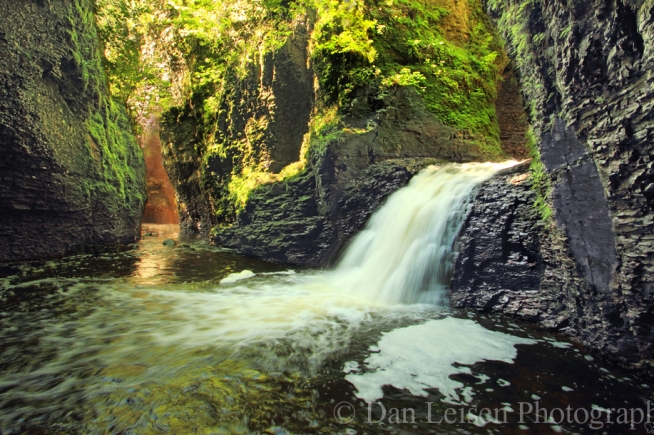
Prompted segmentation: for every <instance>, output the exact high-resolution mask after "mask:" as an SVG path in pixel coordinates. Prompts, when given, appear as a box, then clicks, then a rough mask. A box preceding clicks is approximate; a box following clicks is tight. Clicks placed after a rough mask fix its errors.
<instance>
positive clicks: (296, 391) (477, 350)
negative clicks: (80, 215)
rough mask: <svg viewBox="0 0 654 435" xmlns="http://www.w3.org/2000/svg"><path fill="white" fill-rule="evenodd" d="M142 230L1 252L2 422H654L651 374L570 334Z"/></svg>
mask: <svg viewBox="0 0 654 435" xmlns="http://www.w3.org/2000/svg"><path fill="white" fill-rule="evenodd" d="M143 233H144V237H143V239H142V241H141V242H140V243H139V244H138V249H134V250H130V251H126V252H122V253H117V254H107V255H100V256H92V255H86V256H75V257H69V258H66V259H63V260H58V261H52V262H31V263H21V264H14V265H6V266H3V267H1V268H0V276H1V277H2V279H0V304H1V305H0V325H1V326H2V329H1V330H0V342H1V343H2V345H3V346H2V348H0V371H1V372H0V373H1V374H0V433H3V434H15V433H21V434H22V433H26V434H60V433H68V434H159V433H170V434H187V433H203V434H238V433H244V434H245V433H269V434H300V433H301V434H339V433H340V434H354V433H359V434H363V433H369V434H380V433H388V434H423V433H441V434H450V433H462V434H476V433H484V434H485V433H503V434H514V433H515V434H519V433H538V434H540V433H607V434H615V433H648V429H651V427H650V426H647V425H646V421H640V422H639V420H643V419H641V418H640V414H639V410H642V411H643V412H645V413H646V412H647V410H648V409H647V400H649V399H650V398H651V388H650V386H649V385H647V384H646V383H644V382H643V381H639V380H637V379H636V378H635V377H633V376H632V375H631V374H629V373H625V372H622V371H620V370H617V369H613V368H610V367H605V366H604V365H602V364H601V363H600V362H599V361H598V360H597V359H594V358H593V357H592V356H590V355H589V354H588V353H587V352H586V351H585V350H584V349H583V348H581V347H579V346H576V345H573V344H571V343H568V342H566V340H565V339H564V338H562V337H559V336H555V335H552V334H548V333H543V332H539V331H537V330H535V329H534V328H533V327H531V326H530V325H527V324H521V323H517V322H512V321H508V320H502V319H499V318H496V317H492V316H481V315H476V314H474V313H465V312H459V311H455V310H449V309H447V308H446V305H443V304H441V305H440V306H438V305H433V304H432V305H420V304H412V305H408V304H403V305H401V304H397V303H396V302H397V301H387V300H384V298H381V300H379V299H374V298H373V299H371V298H369V297H365V296H366V295H367V293H368V291H369V289H363V290H362V291H361V292H360V293H359V292H356V291H352V289H348V288H347V286H346V285H345V284H344V281H343V278H342V276H341V275H335V273H336V272H323V271H310V270H296V271H292V270H289V269H288V268H286V267H283V266H277V265H271V264H268V263H264V262H260V261H257V260H253V259H249V258H245V257H241V256H238V255H236V254H234V253H231V252H228V251H225V250H221V249H217V248H214V247H211V246H208V245H207V244H206V243H204V242H202V241H201V240H197V239H184V238H180V237H179V235H178V234H177V229H176V227H172V226H157V225H150V226H144V229H143ZM167 238H174V239H176V240H177V245H176V246H175V247H167V246H164V245H163V240H165V239H167ZM429 243H432V242H429ZM357 264H359V265H360V264H364V265H365V261H363V262H356V261H353V262H350V263H346V266H347V268H346V270H347V273H353V274H355V279H354V280H353V281H352V282H357V279H359V278H360V276H359V274H358V272H357V271H356V270H351V269H352V268H353V267H355V266H356V265H357ZM244 271H250V273H248V272H244ZM337 271H338V270H337ZM427 290H429V289H427ZM361 293H362V294H363V295H362V294H361ZM400 299H401V298H400ZM536 403H538V406H539V407H540V410H541V413H540V417H538V416H537V415H536V414H535V413H534V411H535V409H534V408H535V407H536ZM567 407H570V408H569V410H570V411H567V410H566V408H567ZM482 408H488V409H489V412H488V413H485V412H482ZM530 408H532V409H531V411H530ZM611 408H615V411H614V412H613V413H612V414H610V416H609V414H608V413H607V412H605V411H603V410H607V409H611ZM621 408H624V409H626V410H627V411H626V412H627V415H626V418H622V420H620V419H619V418H620V416H621V415H620V409H621ZM559 409H560V411H558V410H559ZM543 413H547V417H545V416H544V414H543ZM575 413H576V414H575ZM632 413H633V414H632ZM591 415H592V418H590V416H591ZM584 416H586V418H585V419H584ZM561 419H563V421H560V420H561ZM652 419H653V420H654V410H652ZM627 420H629V421H627ZM607 421H611V422H613V423H607ZM630 421H633V422H634V424H633V427H634V430H630V426H631V424H630ZM618 422H619V423H618ZM527 431H528V432H527Z"/></svg>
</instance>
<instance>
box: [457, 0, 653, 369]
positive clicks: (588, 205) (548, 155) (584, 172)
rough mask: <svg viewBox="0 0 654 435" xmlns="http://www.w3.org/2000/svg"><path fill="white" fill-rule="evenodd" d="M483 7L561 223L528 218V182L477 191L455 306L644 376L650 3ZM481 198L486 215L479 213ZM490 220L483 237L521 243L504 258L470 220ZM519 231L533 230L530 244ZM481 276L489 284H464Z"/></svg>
mask: <svg viewBox="0 0 654 435" xmlns="http://www.w3.org/2000/svg"><path fill="white" fill-rule="evenodd" d="M489 12H490V14H491V15H492V16H494V17H495V18H496V19H497V21H498V23H499V26H500V28H501V30H502V31H503V32H504V35H505V37H506V38H507V41H508V43H509V46H510V54H511V56H512V57H513V58H514V59H515V62H516V64H517V65H518V71H519V75H520V82H521V87H522V90H523V92H524V95H525V100H526V103H527V106H528V107H529V108H530V116H531V122H532V125H533V127H534V131H535V134H536V139H537V145H538V149H539V151H540V156H538V155H536V157H537V159H539V163H542V166H540V168H542V170H541V173H537V174H536V176H537V177H539V178H540V177H545V178H546V179H547V180H548V181H547V183H546V184H549V186H551V191H549V192H548V190H549V189H545V191H543V189H536V191H537V193H538V194H540V195H543V194H544V195H545V196H547V198H546V199H547V200H548V201H550V205H551V208H552V210H553V213H554V219H555V221H556V228H554V227H550V226H545V227H543V226H538V225H536V220H534V218H533V217H529V213H527V212H526V211H525V210H526V209H524V207H523V206H522V205H521V204H522V203H523V202H524V201H525V200H526V199H527V198H528V196H529V195H531V194H530V193H528V192H527V190H524V189H525V188H524V187H520V186H512V185H510V184H506V183H504V186H505V188H506V189H507V190H508V191H509V194H508V195H507V196H506V198H505V197H503V195H502V197H501V198H500V196H498V192H497V186H495V185H494V184H493V183H502V182H503V181H502V180H501V179H498V180H495V181H493V182H491V183H489V184H487V185H486V186H484V188H483V189H482V191H481V192H480V196H479V200H480V202H479V203H478V204H477V206H476V209H475V212H474V213H473V215H472V217H471V218H470V220H469V225H468V227H467V229H466V230H465V231H464V234H463V236H462V237H463V240H464V243H463V245H462V255H461V257H460V260H459V265H460V267H463V268H468V269H466V271H465V273H464V270H463V269H462V270H459V271H458V275H457V276H456V277H455V280H454V282H455V288H454V292H455V294H454V300H455V302H456V304H457V305H458V306H472V307H476V308H482V309H489V310H493V311H501V312H507V313H510V314H516V315H520V316H523V317H530V318H532V319H533V320H536V321H538V322H541V323H542V324H543V325H545V326H548V327H554V328H559V329H562V330H564V331H566V332H567V333H569V334H570V335H571V336H573V337H576V338H577V339H579V340H580V341H581V342H583V343H584V344H586V345H588V346H589V347H591V348H594V349H596V350H598V351H600V352H601V353H603V354H604V355H605V356H607V357H608V358H609V359H611V360H613V361H616V362H619V363H621V364H623V365H625V366H629V367H633V368H639V369H642V370H644V371H648V372H649V373H650V375H652V374H654V372H653V371H652V370H653V369H652V368H653V367H654V346H653V345H652V343H653V340H654V303H653V302H654V301H653V300H652V294H653V291H654V286H653V278H652V271H653V270H654V260H653V256H652V252H653V249H654V237H653V236H652V233H653V232H654V196H653V195H654V194H653V192H654V187H653V186H654V184H653V183H654V167H653V165H654V162H652V158H651V156H652V155H654V115H653V113H654V112H653V109H654V41H653V39H654V3H653V2H652V1H629V0H625V1H623V0H612V1H608V2H607V1H589V2H574V3H570V2H564V1H551V2H540V1H535V0H534V1H529V2H516V1H512V0H506V1H502V0H500V1H491V2H489ZM521 186H522V185H521ZM521 190H522V193H521V192H520V191H521ZM492 192H495V193H492ZM489 195H490V196H493V195H495V198H496V200H497V207H496V209H495V210H494V211H491V210H490V209H485V211H484V207H485V206H484V204H486V203H487V202H488V198H489ZM511 198H516V199H515V201H517V202H514V203H512V204H513V205H510V204H508V202H507V201H509V202H510V201H511ZM517 198H521V199H517ZM491 208H492V207H491ZM508 210H510V212H509V211H508ZM497 213H499V214H500V215H501V216H502V218H501V220H503V221H506V222H507V225H508V226H507V228H508V230H507V229H503V230H501V231H500V228H497V229H496V231H493V232H491V233H486V235H490V234H492V235H491V236H490V237H492V238H494V237H498V238H499V239H500V240H501V241H502V242H501V246H509V247H510V246H513V245H511V244H512V243H514V242H517V243H518V245H516V246H517V247H516V249H515V250H514V249H513V248H510V249H509V251H510V252H511V254H509V255H508V256H507V255H506V253H504V252H500V251H499V250H498V249H499V248H497V247H495V248H494V249H490V248H491V246H490V245H489V244H488V242H489V240H486V239H485V237H484V236H485V235H484V233H481V232H479V231H478V223H476V222H478V221H479V219H483V220H485V221H497V219H498V217H497V216H495V214H497ZM493 216H495V217H493ZM514 218H520V219H517V220H515V219H514ZM525 226H526V227H533V228H540V231H539V232H538V236H536V237H535V236H534V235H533V232H529V231H525V230H524V228H525ZM475 228H477V229H475ZM502 231H504V232H502ZM475 234H476V235H477V236H475ZM523 234H527V235H526V236H522V235H523ZM535 240H539V242H538V244H539V245H540V246H541V248H540V250H539V249H538V248H537V245H536V244H534V243H535V242H534V241H535ZM484 246H488V247H489V249H490V250H488V251H487V250H486V249H485V248H484ZM518 248H519V249H518ZM484 252H486V253H484ZM539 252H540V254H539ZM514 253H515V255H517V257H516V258H517V260H516V258H513V257H512V255H513V254H514ZM539 255H540V258H541V259H540V260H538V258H539ZM487 256H488V259H487ZM524 257H527V259H526V260H525V259H524ZM516 261H517V262H518V263H525V264H522V265H520V266H518V265H517V264H518V263H516ZM473 264H474V265H475V266H474V267H473V266H472V265H473ZM498 265H501V266H498ZM571 265H574V267H571ZM506 267H512V268H513V267H518V268H522V269H521V272H520V273H518V274H517V275H516V276H523V277H525V279H526V277H527V276H529V277H530V279H529V280H528V283H527V282H526V281H525V283H524V285H522V284H521V285H520V286H518V287H519V288H516V287H515V286H514V285H513V284H515V283H512V282H509V281H508V280H505V279H504V277H507V275H502V274H497V273H495V271H497V270H501V269H502V268H506ZM557 268H558V269H559V270H557ZM548 271H549V272H548ZM490 272H493V273H494V274H495V276H494V278H493V279H490V278H489V279H486V280H484V279H481V278H480V279H473V278H472V277H471V275H472V274H476V275H477V276H478V277H483V276H487V274H488V273H490ZM466 275H467V276H466ZM534 276H540V283H537V282H536V280H535V278H534ZM490 288H495V289H496V291H494V292H489V289H490ZM506 289H513V290H514V291H515V290H519V291H518V293H512V292H511V291H509V292H508V293H507V292H506V291H505V290H506ZM491 293H492V294H491ZM516 294H519V296H515V297H514V296H512V295H516ZM518 300H519V303H518V302H516V301H518Z"/></svg>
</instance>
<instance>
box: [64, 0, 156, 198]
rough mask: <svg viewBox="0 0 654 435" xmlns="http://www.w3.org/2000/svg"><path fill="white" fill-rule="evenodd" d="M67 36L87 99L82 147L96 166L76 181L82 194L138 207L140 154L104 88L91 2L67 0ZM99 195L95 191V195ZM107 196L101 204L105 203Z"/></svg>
mask: <svg viewBox="0 0 654 435" xmlns="http://www.w3.org/2000/svg"><path fill="white" fill-rule="evenodd" d="M67 18H68V21H69V23H70V29H71V30H70V32H69V37H70V41H71V42H72V46H73V50H72V51H73V52H72V55H73V59H74V61H75V64H76V66H77V68H78V69H79V71H80V72H81V75H82V79H83V83H84V88H83V94H84V95H80V96H79V98H81V99H83V98H87V99H89V100H91V101H93V104H92V105H90V110H89V112H88V113H87V114H85V115H86V119H85V126H86V130H87V135H86V137H87V146H88V151H89V155H90V156H92V157H93V159H94V160H95V163H96V164H97V168H98V171H97V173H98V176H99V177H98V178H97V179H92V178H91V179H87V180H81V182H80V184H81V185H82V187H83V189H84V190H85V193H86V194H87V195H89V196H91V195H96V197H99V198H102V197H103V196H105V195H111V196H112V197H116V196H117V197H120V198H121V199H122V201H124V204H126V205H127V206H128V207H131V208H133V209H138V208H139V207H141V206H142V205H143V203H144V202H145V191H144V190H142V189H141V188H142V187H143V183H142V181H141V179H142V174H139V173H137V171H138V170H139V169H143V161H142V156H141V154H140V150H139V147H138V144H137V143H136V139H135V138H134V135H133V133H132V129H131V126H130V122H129V120H128V118H127V116H126V112H125V107H124V106H122V105H121V104H120V103H118V102H116V101H114V99H113V98H112V97H111V96H108V93H107V79H106V76H105V71H104V68H103V65H102V56H101V53H100V52H99V51H98V49H97V38H98V31H97V28H96V24H95V17H94V14H93V8H92V7H91V2H84V1H78V2H72V3H71V4H70V5H69V6H68V16H67ZM97 195H99V196H97ZM111 204H113V203H112V202H111V201H107V203H106V205H107V206H111Z"/></svg>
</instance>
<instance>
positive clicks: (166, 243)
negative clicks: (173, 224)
mask: <svg viewBox="0 0 654 435" xmlns="http://www.w3.org/2000/svg"><path fill="white" fill-rule="evenodd" d="M163 245H164V246H169V247H173V246H175V245H177V242H176V241H174V240H173V239H166V240H164V241H163Z"/></svg>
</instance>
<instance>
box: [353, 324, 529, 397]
mask: <svg viewBox="0 0 654 435" xmlns="http://www.w3.org/2000/svg"><path fill="white" fill-rule="evenodd" d="M535 342H536V341H535V340H531V339H527V338H519V337H514V336H511V335H507V334H504V333H501V332H495V331H490V330H488V329H486V328H484V327H482V326H481V325H479V324H478V323H476V322H474V321H472V320H468V319H456V318H452V317H448V318H444V319H440V320H430V321H428V322H427V323H424V324H422V325H416V326H409V327H406V328H400V329H396V330H394V331H391V332H388V333H385V334H384V335H383V337H382V339H381V340H380V341H379V343H378V347H379V349H380V352H379V353H376V354H372V355H370V356H369V357H368V358H367V359H366V360H365V362H364V363H365V364H364V365H365V369H366V370H368V371H367V372H364V373H362V374H349V375H347V376H346V377H345V378H346V379H347V380H348V381H349V382H351V383H352V384H353V385H354V386H355V387H356V389H357V393H356V396H357V397H358V398H360V399H363V400H365V401H367V402H374V401H376V400H378V399H381V398H382V397H383V395H384V393H383V391H382V387H383V386H384V385H392V386H394V387H395V388H398V389H407V390H409V391H410V392H411V394H413V395H416V396H427V394H428V392H427V390H428V389H432V388H436V389H438V390H439V391H440V392H441V393H442V394H443V395H444V396H445V400H446V401H448V402H452V403H459V402H460V401H461V398H460V397H459V394H461V393H462V391H457V390H461V389H462V388H463V384H462V383H461V382H458V381H456V380H454V379H451V378H450V377H451V376H452V375H455V374H459V373H468V374H471V371H470V368H469V367H461V366H458V367H455V366H454V364H455V363H457V364H464V365H471V364H474V363H476V362H479V361H483V360H493V361H503V362H507V363H511V362H513V360H514V359H515V357H516V355H517V350H516V348H515V345H517V344H533V343H535Z"/></svg>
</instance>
